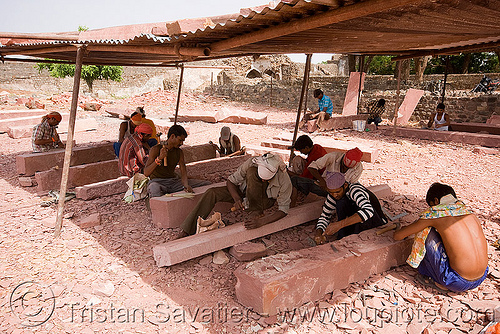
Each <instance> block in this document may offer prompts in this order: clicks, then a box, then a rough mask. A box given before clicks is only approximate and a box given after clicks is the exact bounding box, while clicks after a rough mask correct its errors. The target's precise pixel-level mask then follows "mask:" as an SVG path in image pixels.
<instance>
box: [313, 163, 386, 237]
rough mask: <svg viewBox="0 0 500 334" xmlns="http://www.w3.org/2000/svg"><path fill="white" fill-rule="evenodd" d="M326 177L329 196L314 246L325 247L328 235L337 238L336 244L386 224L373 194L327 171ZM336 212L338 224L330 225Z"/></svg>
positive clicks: (337, 174) (317, 226)
mask: <svg viewBox="0 0 500 334" xmlns="http://www.w3.org/2000/svg"><path fill="white" fill-rule="evenodd" d="M325 177H326V181H325V183H326V187H327V189H328V196H327V197H326V201H325V204H323V212H322V213H321V216H320V217H319V219H318V222H317V224H316V233H315V236H314V241H315V242H316V243H317V244H322V243H324V242H325V241H326V236H327V235H334V234H336V239H337V240H338V239H341V238H343V237H345V236H347V235H350V234H358V233H360V232H361V231H364V230H368V229H371V228H374V227H377V226H380V225H383V224H387V218H386V217H385V215H384V213H383V212H382V208H381V206H380V202H379V201H378V198H377V197H376V196H375V194H373V193H372V192H371V191H369V190H368V189H366V188H365V187H363V186H362V185H361V184H359V183H349V182H347V181H346V179H345V177H344V174H342V173H339V172H334V173H332V172H328V171H327V172H326V175H325ZM335 211H336V212H337V221H336V222H330V221H331V219H332V216H333V213H334V212H335Z"/></svg>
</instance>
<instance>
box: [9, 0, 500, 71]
mask: <svg viewBox="0 0 500 334" xmlns="http://www.w3.org/2000/svg"><path fill="white" fill-rule="evenodd" d="M0 41H1V40H0ZM78 44H84V45H87V50H88V52H87V53H86V54H85V56H84V63H96V64H97V63H100V64H112V63H115V64H121V65H134V64H145V63H165V62H166V63H176V62H182V61H190V60H197V59H210V58H220V57H227V56H237V55H243V54H252V53H257V54H271V53H357V54H393V55H408V54H414V53H415V54H418V53H419V52H438V50H443V49H446V48H457V47H458V48H461V47H467V46H473V45H479V46H478V47H481V48H491V47H494V46H498V45H499V44H500V0H488V1H472V0H364V1H353V0H350V1H349V0H348V1H341V0H309V1H304V0H285V1H280V2H274V3H272V4H269V5H263V6H259V7H254V8H245V9H242V10H240V13H236V14H233V15H223V16H214V17H207V18H199V19H186V20H179V21H174V22H160V23H151V24H143V25H132V26H123V27H112V28H104V29H99V30H92V31H88V32H82V33H81V34H80V36H79V39H78V41H71V40H67V41H31V42H28V41H19V42H18V43H15V44H14V45H4V46H0V54H1V55H3V56H10V55H16V54H21V55H31V56H35V57H41V58H54V59H62V60H74V59H75V57H76V48H72V45H78Z"/></svg>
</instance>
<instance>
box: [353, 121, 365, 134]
mask: <svg viewBox="0 0 500 334" xmlns="http://www.w3.org/2000/svg"><path fill="white" fill-rule="evenodd" d="M365 126H366V121H364V120H357V121H352V129H353V130H356V131H359V132H363V131H365Z"/></svg>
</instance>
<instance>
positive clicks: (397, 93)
mask: <svg viewBox="0 0 500 334" xmlns="http://www.w3.org/2000/svg"><path fill="white" fill-rule="evenodd" d="M396 66H397V67H398V88H397V90H396V105H395V106H394V131H393V133H394V134H396V125H397V124H398V109H399V90H400V88H401V60H398V62H397V63H396Z"/></svg>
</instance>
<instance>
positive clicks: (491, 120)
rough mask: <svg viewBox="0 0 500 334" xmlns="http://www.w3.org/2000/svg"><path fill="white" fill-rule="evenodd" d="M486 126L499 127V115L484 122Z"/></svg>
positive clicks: (492, 116)
mask: <svg viewBox="0 0 500 334" xmlns="http://www.w3.org/2000/svg"><path fill="white" fill-rule="evenodd" d="M486 123H487V124H492V125H500V115H491V116H490V118H488V120H487V121H486Z"/></svg>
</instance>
